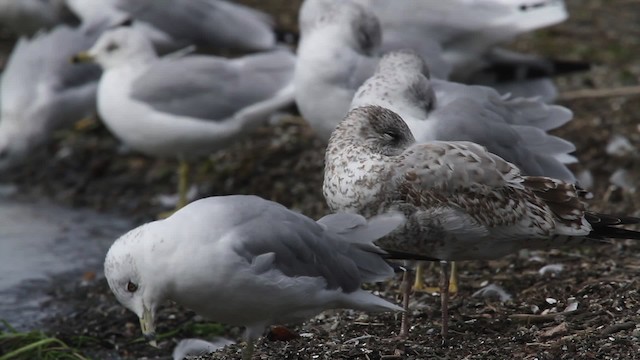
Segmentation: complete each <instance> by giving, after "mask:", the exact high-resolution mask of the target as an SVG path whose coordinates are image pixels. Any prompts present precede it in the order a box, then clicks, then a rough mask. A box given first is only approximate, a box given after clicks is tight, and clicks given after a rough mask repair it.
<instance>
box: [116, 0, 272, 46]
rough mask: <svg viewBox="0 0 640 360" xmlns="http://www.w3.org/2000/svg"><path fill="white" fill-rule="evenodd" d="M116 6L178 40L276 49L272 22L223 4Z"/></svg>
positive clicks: (144, 0) (147, 1)
mask: <svg viewBox="0 0 640 360" xmlns="http://www.w3.org/2000/svg"><path fill="white" fill-rule="evenodd" d="M115 1H116V6H117V7H118V8H119V9H120V10H123V11H126V12H128V13H130V14H131V15H133V16H134V17H135V18H137V19H140V20H142V21H146V22H148V23H150V24H152V25H153V26H155V27H156V28H158V29H160V30H162V31H164V32H166V33H168V34H170V35H171V36H173V37H175V38H178V39H185V40H189V41H191V42H194V43H197V44H207V45H210V46H216V47H229V48H236V49H244V50H267V49H271V48H273V47H274V46H275V35H274V33H273V31H272V29H271V28H272V23H273V21H272V19H271V18H270V17H269V16H268V15H266V14H264V13H262V12H260V11H258V10H254V9H251V8H249V7H246V6H243V5H239V4H234V3H230V2H227V1H221V0H136V1H130V0H115Z"/></svg>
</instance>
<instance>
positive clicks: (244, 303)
mask: <svg viewBox="0 0 640 360" xmlns="http://www.w3.org/2000/svg"><path fill="white" fill-rule="evenodd" d="M403 222H404V217H403V216H402V215H399V214H389V215H381V216H378V217H375V218H372V219H371V220H369V221H367V220H365V219H364V218H363V217H362V216H359V215H355V214H332V215H328V216H325V217H323V218H322V219H320V220H318V221H317V222H315V221H313V220H312V219H310V218H308V217H306V216H304V215H301V214H298V213H296V212H293V211H291V210H289V209H287V208H285V207H284V206H282V205H280V204H277V203H274V202H271V201H267V200H263V199H261V198H259V197H257V196H242V195H236V196H220V197H210V198H206V199H202V200H198V201H196V202H193V203H191V204H189V205H187V206H186V207H184V208H183V209H181V210H178V211H177V212H176V213H174V214H173V215H172V216H170V217H169V218H167V219H165V220H160V221H155V222H152V223H148V224H145V225H142V226H140V227H138V228H136V229H133V230H131V231H130V232H128V233H127V234H125V235H123V236H122V237H120V238H119V239H118V240H116V241H115V242H114V243H113V245H112V246H111V249H109V252H108V253H107V256H106V259H105V263H104V273H105V276H106V278H107V281H108V282H109V287H110V288H111V291H112V292H113V293H114V295H115V296H116V298H117V299H118V301H119V302H120V303H121V304H122V305H124V306H125V307H126V308H128V309H129V310H131V311H133V312H134V313H135V314H136V315H138V317H139V318H140V326H141V328H142V332H143V334H144V335H145V336H146V337H147V338H148V339H149V340H152V341H153V339H154V338H155V324H154V320H155V311H156V309H157V307H158V306H159V305H161V304H162V303H163V302H164V301H165V300H173V301H175V302H177V303H179V304H181V305H183V306H186V307H188V308H190V309H191V310H194V311H195V312H196V313H198V314H200V315H202V316H204V317H206V318H208V319H210V320H212V321H219V322H222V323H225V324H230V325H237V326H244V327H245V328H246V330H245V333H244V338H245V340H246V341H247V346H246V348H245V351H244V356H243V358H244V359H251V354H252V352H253V342H254V341H255V339H257V338H258V337H260V336H261V335H262V333H263V332H264V330H265V328H266V327H267V326H269V325H273V324H281V323H288V322H299V321H304V320H307V319H308V318H310V317H312V316H314V315H316V314H318V313H320V312H322V311H324V310H327V309H335V308H348V309H356V310H361V311H373V312H382V311H400V310H402V308H400V307H399V306H397V305H394V304H392V303H390V302H388V301H386V300H384V299H381V298H379V297H377V296H375V295H373V294H371V293H369V292H368V291H365V290H362V289H361V285H362V283H364V282H376V281H383V280H386V279H388V278H390V277H392V276H393V274H394V272H393V269H392V267H391V266H389V265H388V264H387V262H386V261H385V260H384V259H383V256H384V254H385V253H384V251H381V250H380V249H379V248H378V247H377V246H375V245H374V244H373V241H375V240H376V239H378V238H380V237H382V236H384V235H386V234H388V233H389V232H391V231H393V230H394V229H395V228H397V227H398V226H399V225H401V224H402V223H403Z"/></svg>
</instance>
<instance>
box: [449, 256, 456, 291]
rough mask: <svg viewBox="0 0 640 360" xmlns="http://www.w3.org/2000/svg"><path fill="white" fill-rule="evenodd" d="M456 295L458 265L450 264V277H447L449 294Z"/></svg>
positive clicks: (453, 262)
mask: <svg viewBox="0 0 640 360" xmlns="http://www.w3.org/2000/svg"><path fill="white" fill-rule="evenodd" d="M457 293H458V264H457V263H456V262H455V261H452V262H451V275H450V276H449V294H453V295H455V294H457Z"/></svg>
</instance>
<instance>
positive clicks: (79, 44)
mask: <svg viewBox="0 0 640 360" xmlns="http://www.w3.org/2000/svg"><path fill="white" fill-rule="evenodd" d="M96 37H97V35H96V34H95V33H90V32H86V31H84V29H79V28H71V27H69V26H67V25H58V26H56V27H55V28H54V29H52V30H50V31H48V32H45V31H41V32H39V33H38V34H36V35H34V36H33V37H31V38H27V37H21V38H20V39H19V40H18V42H17V44H16V45H15V46H14V48H13V51H12V52H11V55H10V56H9V60H8V62H7V65H6V67H5V69H4V72H3V76H2V81H1V83H0V88H1V89H0V171H3V170H8V169H13V168H16V167H17V166H19V165H20V164H22V163H24V161H25V159H26V158H27V156H28V155H30V154H31V153H32V152H34V151H37V149H39V148H41V147H42V146H43V145H44V144H46V143H47V142H48V141H49V140H50V139H51V134H52V133H53V131H54V130H56V129H58V128H61V127H64V126H68V125H70V124H72V123H73V122H75V121H78V120H80V119H82V118H84V117H87V116H89V115H91V114H93V113H95V111H96V90H97V87H98V79H99V78H100V68H99V67H98V66H96V65H93V64H83V65H81V66H74V65H73V64H71V63H70V62H69V58H70V57H71V56H73V55H74V54H75V53H77V52H78V51H80V50H83V49H86V48H87V47H89V46H91V44H93V42H94V41H95V40H96Z"/></svg>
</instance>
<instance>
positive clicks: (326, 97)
mask: <svg viewBox="0 0 640 360" xmlns="http://www.w3.org/2000/svg"><path fill="white" fill-rule="evenodd" d="M300 23H301V29H302V39H301V43H300V46H299V48H298V61H297V64H296V73H295V84H296V102H297V104H298V108H299V109H300V112H301V113H302V115H303V116H304V118H305V119H306V120H307V121H308V122H309V123H310V124H311V126H312V127H313V128H314V129H315V130H316V132H317V133H318V135H319V136H320V137H322V138H324V139H328V138H329V135H330V134H331V131H332V130H333V129H334V128H335V126H336V125H337V124H338V122H339V121H340V120H341V119H342V118H343V117H344V116H345V115H346V113H347V111H348V110H349V108H350V107H351V102H352V99H353V101H354V104H353V106H358V105H366V104H378V102H379V101H382V102H384V104H383V105H384V106H387V107H388V106H394V107H395V108H394V109H395V110H396V111H399V112H401V113H402V115H405V116H407V115H411V118H415V120H416V121H412V120H411V119H409V120H407V121H408V122H409V123H410V127H411V129H412V130H413V131H414V136H416V138H417V139H418V140H419V141H423V140H424V141H427V140H434V139H439V140H469V141H474V142H478V143H480V144H481V145H483V146H487V147H489V148H490V151H495V152H496V153H498V154H500V155H501V156H506V157H508V158H509V159H510V160H512V161H514V162H515V163H516V165H518V166H522V167H523V168H524V169H525V171H526V172H527V173H528V174H530V175H550V176H555V177H558V178H560V179H563V180H568V181H574V177H573V174H572V173H571V172H570V171H569V170H568V169H567V168H566V166H565V165H563V163H568V162H575V158H574V157H572V156H570V155H568V153H569V152H571V151H573V150H574V146H573V145H572V144H571V143H569V142H567V141H564V140H562V139H559V138H557V137H553V136H550V135H547V134H546V131H547V130H550V129H554V128H557V127H559V126H561V125H563V124H565V123H566V122H567V121H569V120H571V118H572V116H573V115H572V113H571V111H569V110H568V109H566V108H563V107H560V106H547V105H546V104H545V103H543V102H542V101H540V100H539V99H519V98H515V99H514V98H511V97H509V96H500V95H499V94H498V93H497V92H496V91H495V90H493V89H491V88H487V87H483V86H468V85H464V84H457V83H453V82H449V81H446V80H437V76H433V79H429V78H428V77H429V76H432V75H433V72H432V71H431V66H429V68H428V69H427V67H426V66H425V65H424V63H423V61H422V60H421V59H420V58H419V57H417V56H415V55H411V54H409V53H406V52H405V53H403V54H404V55H400V54H401V53H398V55H397V56H396V57H393V58H392V57H389V58H387V60H386V62H387V63H391V62H394V61H396V62H397V64H396V63H391V64H388V65H387V66H384V65H381V66H378V63H379V62H380V57H379V56H378V55H377V52H378V49H379V45H380V40H381V34H380V26H379V23H378V21H377V19H376V18H375V15H373V14H372V13H371V12H370V11H367V9H365V8H363V7H362V6H360V5H358V4H356V3H353V2H348V1H344V2H339V1H333V0H306V1H305V3H304V5H303V7H302V9H301V11H300ZM394 59H395V60H394ZM427 63H429V62H428V61H427ZM396 67H400V68H401V69H396ZM376 69H378V74H376ZM385 72H387V73H389V74H386V75H385V74H381V73H385ZM423 72H424V74H426V76H425V75H424V74H422V73H423ZM374 74H375V76H374ZM371 76H374V77H373V78H371V79H370V80H369V81H368V83H367V85H366V86H363V87H360V86H361V85H362V84H363V83H365V81H366V80H367V79H368V78H370V77H371ZM358 88H360V89H361V90H360V93H359V94H358V95H356V97H355V99H354V95H355V94H356V91H357V90H358ZM384 96H386V97H387V98H383V97H384ZM461 105H462V106H461ZM551 145H553V146H551Z"/></svg>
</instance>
